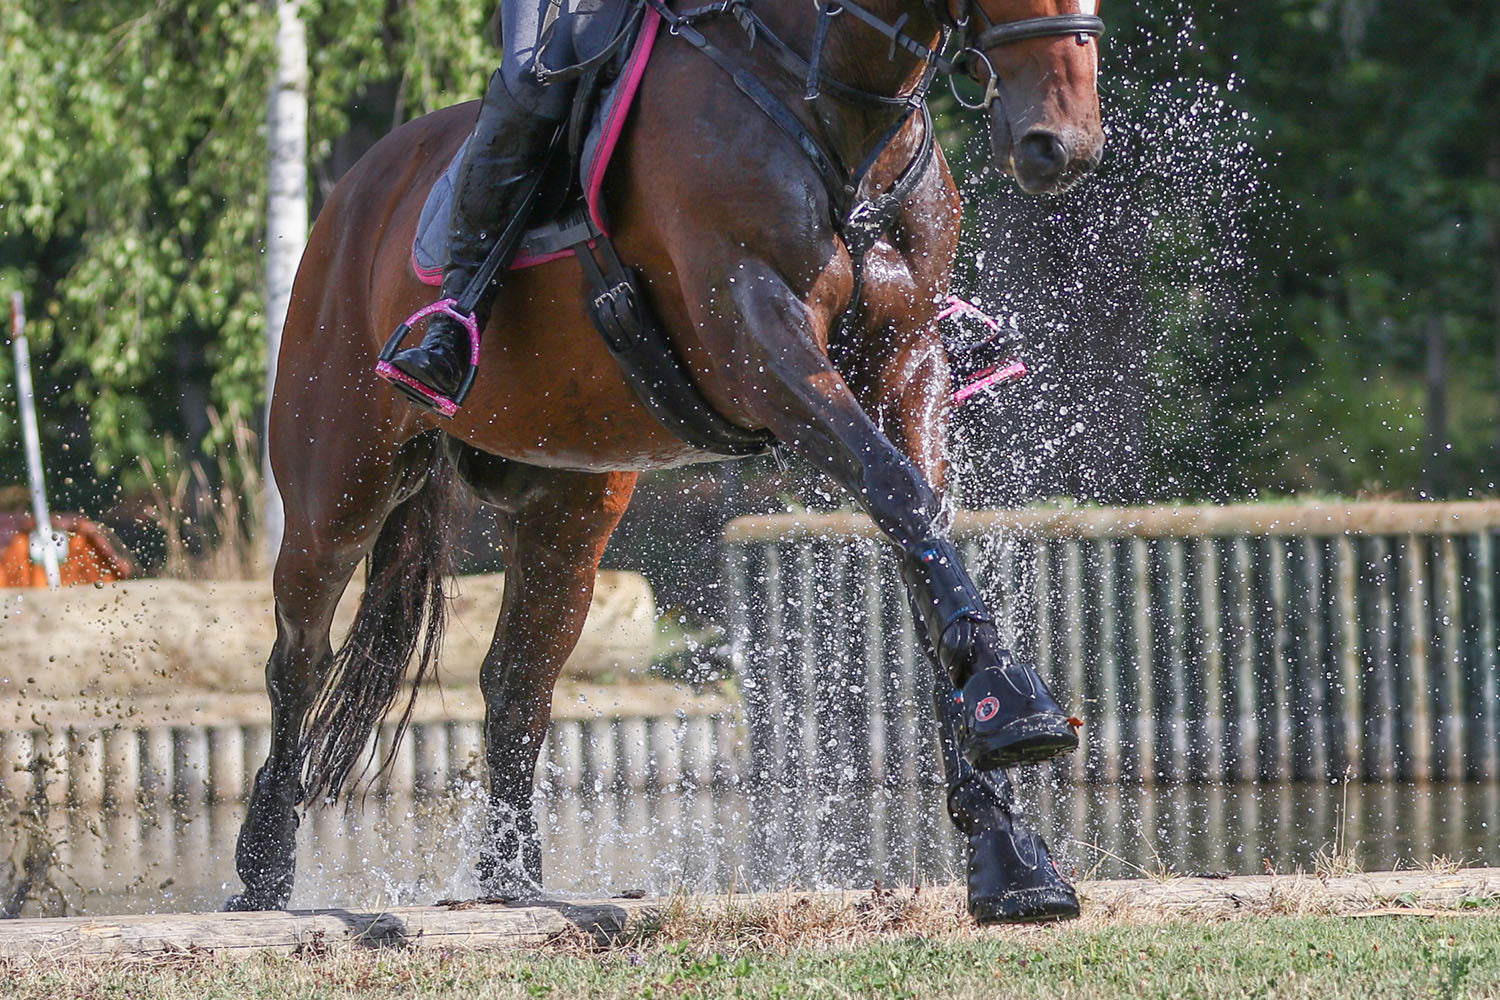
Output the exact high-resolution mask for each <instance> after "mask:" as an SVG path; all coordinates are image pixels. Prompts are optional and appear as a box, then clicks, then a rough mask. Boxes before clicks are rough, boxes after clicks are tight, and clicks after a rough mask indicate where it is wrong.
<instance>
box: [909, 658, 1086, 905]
mask: <svg viewBox="0 0 1500 1000" xmlns="http://www.w3.org/2000/svg"><path fill="white" fill-rule="evenodd" d="M936 700H937V710H938V719H939V723H940V727H941V733H940V739H941V744H942V754H943V768H944V771H945V772H946V773H947V776H948V815H949V817H950V818H952V820H953V825H954V826H956V827H957V828H958V829H959V832H961V833H962V834H964V836H965V837H967V838H968V842H969V843H968V855H969V858H968V860H969V864H968V900H969V914H970V915H971V916H972V917H973V918H974V919H975V921H977V922H978V923H980V924H1015V923H1034V922H1037V921H1043V920H1071V919H1073V918H1074V917H1076V916H1078V894H1077V893H1075V892H1074V891H1073V887H1072V886H1071V885H1069V884H1068V883H1067V881H1066V880H1065V879H1064V878H1063V877H1062V875H1061V874H1059V873H1058V870H1057V865H1056V863H1054V862H1053V860H1052V855H1051V854H1050V853H1048V851H1047V845H1046V843H1045V842H1044V841H1043V840H1042V838H1041V835H1040V834H1038V833H1037V832H1036V831H1035V830H1033V829H1032V828H1031V824H1030V823H1028V822H1027V821H1026V818H1025V817H1024V816H1023V815H1022V814H1021V811H1020V809H1019V808H1017V806H1016V803H1015V797H1014V796H1013V795H1012V793H1011V787H1010V781H1009V780H1008V779H1007V778H1006V777H1005V772H1004V771H976V770H974V768H973V766H972V765H970V764H969V762H968V761H966V760H965V759H964V758H963V754H962V753H961V752H960V750H959V730H960V727H961V720H960V718H959V711H958V708H957V704H956V700H955V699H954V698H953V696H952V691H951V689H949V688H948V687H947V685H945V684H943V683H942V681H938V691H937V693H936Z"/></svg>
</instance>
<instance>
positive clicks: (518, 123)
mask: <svg viewBox="0 0 1500 1000" xmlns="http://www.w3.org/2000/svg"><path fill="white" fill-rule="evenodd" d="M555 130H556V123H555V122H554V121H552V120H551V119H549V118H544V117H540V116H538V115H536V114H535V113H533V112H532V111H530V110H528V109H527V108H525V107H523V106H522V105H521V104H519V103H518V102H517V101H516V100H515V99H514V98H512V97H511V95H510V92H509V91H508V90H507V89H506V87H505V85H504V82H503V81H502V80H501V79H500V77H499V74H498V73H497V74H496V76H495V78H494V79H493V80H491V82H490V86H489V89H488V90H487V91H485V95H484V104H483V106H482V107H481V108H480V110H479V121H478V123H477V124H476V125H475V126H474V135H473V138H472V139H470V141H469V148H468V150H467V151H466V152H465V153H464V160H463V163H462V165H461V166H460V167H459V172H458V184H457V187H456V189H455V190H454V192H453V212H452V215H451V216H450V217H449V220H448V263H447V265H446V266H445V267H444V268H443V291H442V294H443V297H444V298H452V299H456V298H458V297H459V296H461V295H462V294H463V293H464V291H465V290H466V289H467V288H468V287H469V282H470V281H471V280H472V279H473V277H474V274H475V272H476V271H478V270H479V267H480V265H481V264H483V263H484V260H485V258H486V257H487V256H488V255H489V252H490V249H491V248H492V247H493V246H494V244H495V241H496V240H498V239H500V237H501V235H502V234H506V235H508V237H509V240H508V242H509V244H510V245H509V246H507V247H506V248H505V258H504V259H503V260H502V262H501V266H500V272H497V273H503V272H504V270H505V268H506V267H507V266H508V265H509V264H510V259H511V258H512V257H513V256H514V255H515V252H516V249H517V247H518V246H519V245H520V242H521V239H520V238H521V235H522V233H523V232H524V230H525V227H524V226H511V225H510V223H511V222H512V220H513V219H514V217H515V215H516V213H517V211H518V210H519V209H520V204H521V202H522V200H523V196H524V193H525V191H526V190H527V188H528V187H529V186H530V185H529V182H530V181H531V180H532V179H533V178H534V177H535V176H536V172H537V171H539V170H542V169H545V167H546V156H545V154H546V152H547V149H548V146H549V145H550V143H551V140H552V137H553V135H554V134H555ZM507 227H510V228H509V230H507ZM494 287H495V286H494V285H493V284H491V286H490V287H489V288H488V289H487V290H486V292H485V294H484V296H483V297H482V298H481V299H480V302H479V303H478V304H477V305H476V306H475V309H474V318H475V320H476V321H477V322H478V324H479V329H481V330H483V329H484V325H485V322H486V321H487V320H488V318H489V309H490V304H491V302H492V301H493V300H494ZM469 357H470V342H469V333H468V331H467V330H465V329H464V328H463V326H462V325H461V324H460V323H459V322H458V321H457V320H455V319H454V318H453V317H451V316H448V315H445V314H442V313H439V314H437V315H436V316H434V317H433V319H432V322H431V323H430V324H429V325H428V327H427V333H426V335H425V336H423V337H422V343H421V346H419V347H410V348H407V349H406V350H404V351H401V352H400V353H398V354H397V355H396V356H395V357H394V358H392V359H391V364H392V365H394V366H395V367H397V368H399V369H400V370H401V371H403V372H405V373H406V374H408V375H410V376H411V377H412V378H414V379H416V380H417V381H418V382H421V383H422V384H423V385H426V386H427V387H429V388H431V389H433V390H435V391H437V392H438V393H439V394H440V395H443V396H446V397H448V398H449V399H452V398H453V396H454V394H455V393H457V392H458V390H459V388H460V387H461V386H462V385H463V381H464V377H465V376H466V375H468V373H469Z"/></svg>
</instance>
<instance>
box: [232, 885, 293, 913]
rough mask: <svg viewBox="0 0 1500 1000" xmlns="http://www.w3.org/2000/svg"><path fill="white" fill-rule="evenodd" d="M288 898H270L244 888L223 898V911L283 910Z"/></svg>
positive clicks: (255, 911) (257, 911) (259, 911)
mask: <svg viewBox="0 0 1500 1000" xmlns="http://www.w3.org/2000/svg"><path fill="white" fill-rule="evenodd" d="M289 902H290V900H289V899H286V898H279V899H272V898H269V897H266V896H258V895H256V894H255V893H253V892H251V891H250V890H249V889H246V890H245V891H244V892H237V893H235V894H234V895H233V896H230V897H229V898H228V899H226V900H224V908H223V911H222V912H224V913H261V912H264V911H267V910H284V909H286V906H287V903H289Z"/></svg>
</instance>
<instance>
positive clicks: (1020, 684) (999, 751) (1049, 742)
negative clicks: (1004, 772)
mask: <svg viewBox="0 0 1500 1000" xmlns="http://www.w3.org/2000/svg"><path fill="white" fill-rule="evenodd" d="M985 631H986V632H988V631H989V630H985ZM980 635H981V638H983V633H981V634H980ZM975 652H976V654H978V655H979V657H980V658H981V660H984V661H988V662H987V663H985V664H984V665H983V666H982V667H981V668H980V669H976V670H975V671H974V673H973V674H972V675H971V676H970V677H969V680H968V682H967V683H965V684H964V687H963V691H962V692H961V693H960V695H959V701H960V703H961V706H962V711H961V712H960V719H961V722H960V728H961V730H962V736H961V739H960V743H961V746H962V749H963V754H964V756H965V757H966V758H968V760H969V763H971V764H973V765H974V767H975V768H976V769H977V770H980V771H993V770H996V769H997V768H1004V767H1014V766H1016V765H1018V764H1040V763H1042V762H1043V761H1046V760H1051V759H1052V758H1053V757H1056V756H1058V755H1060V754H1065V753H1068V752H1070V751H1072V750H1076V749H1078V733H1077V730H1076V729H1075V728H1074V724H1073V721H1072V720H1070V719H1069V718H1068V717H1067V715H1065V714H1064V713H1063V710H1062V708H1061V706H1059V705H1058V703H1057V699H1056V698H1054V697H1053V696H1052V692H1051V691H1049V690H1048V689H1047V685H1046V684H1045V683H1044V682H1043V681H1042V678H1041V675H1039V674H1038V673H1037V672H1036V669H1035V668H1034V667H1032V666H1030V665H1029V664H1025V663H1021V662H1019V661H1017V660H1016V658H1015V657H1014V656H1012V655H1011V654H1010V653H1009V652H1008V651H1007V650H1004V649H1000V650H995V651H994V652H991V650H990V648H989V647H988V644H987V643H983V642H981V643H978V644H977V645H976V649H975Z"/></svg>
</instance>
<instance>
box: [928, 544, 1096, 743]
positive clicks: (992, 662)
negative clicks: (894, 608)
mask: <svg viewBox="0 0 1500 1000" xmlns="http://www.w3.org/2000/svg"><path fill="white" fill-rule="evenodd" d="M902 575H903V577H904V578H905V580H906V583H907V587H908V588H909V591H910V593H911V595H912V603H913V607H914V610H915V612H916V614H917V618H918V621H919V622H921V625H922V631H923V632H924V633H925V635H926V637H927V642H928V646H929V648H930V651H931V652H932V654H933V656H934V658H935V659H936V660H937V662H938V665H939V666H940V667H941V668H942V669H943V671H944V672H945V673H947V675H948V677H949V679H950V680H951V681H952V682H953V686H954V687H955V688H957V689H958V690H957V691H956V692H955V693H954V696H953V701H954V702H955V705H954V706H953V707H954V708H955V709H956V711H957V715H958V722H957V725H958V735H957V738H958V748H959V749H960V750H961V751H962V752H963V755H964V756H965V757H967V758H968V760H969V762H970V763H972V764H973V765H974V766H975V767H976V768H978V769H979V770H981V771H992V770H995V769H996V768H1002V767H1011V766H1014V765H1017V764H1037V763H1041V762H1042V761H1045V760H1049V759H1051V758H1053V757H1056V756H1057V755H1059V754H1062V753H1067V752H1068V751H1071V750H1075V749H1077V747H1078V733H1077V731H1076V726H1075V723H1074V721H1073V720H1071V719H1070V718H1069V717H1068V715H1067V714H1066V713H1065V712H1064V711H1063V710H1062V706H1060V705H1059V704H1058V703H1057V699H1056V698H1055V697H1053V695H1052V692H1051V691H1050V690H1048V688H1047V685H1046V683H1045V682H1043V680H1042V678H1041V675H1040V674H1038V673H1037V672H1036V668H1035V667H1033V666H1031V665H1030V664H1027V663H1022V662H1021V661H1019V660H1017V659H1016V658H1015V657H1014V656H1013V655H1011V653H1010V651H1009V650H1007V649H1004V648H1002V647H1001V645H1000V637H999V634H998V633H997V632H996V631H995V623H994V622H993V620H991V619H990V617H989V615H988V614H986V613H985V611H984V603H983V600H982V599H981V598H980V596H979V592H978V590H977V589H976V588H975V586H974V583H973V581H972V580H970V579H969V577H968V575H967V574H966V573H964V571H963V567H962V565H961V563H960V562H959V558H958V552H957V551H956V550H955V549H954V547H953V543H952V542H949V541H947V540H944V539H929V540H927V541H925V542H922V543H921V544H920V545H919V546H918V548H917V552H916V554H915V556H914V557H913V556H908V557H907V558H906V559H904V560H902Z"/></svg>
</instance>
